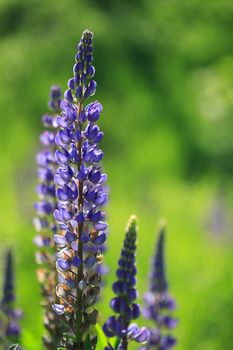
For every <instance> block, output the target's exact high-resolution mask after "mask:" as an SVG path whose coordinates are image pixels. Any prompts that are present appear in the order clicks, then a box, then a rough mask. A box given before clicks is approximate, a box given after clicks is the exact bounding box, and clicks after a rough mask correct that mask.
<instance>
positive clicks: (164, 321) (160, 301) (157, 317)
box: [143, 226, 177, 350]
mask: <svg viewBox="0 0 233 350" xmlns="http://www.w3.org/2000/svg"><path fill="white" fill-rule="evenodd" d="M164 237H165V228H164V226H162V227H161V229H160V232H159V236H158V241H157V245H156V252H155V256H154V258H153V261H152V273H151V277H150V290H149V291H148V292H147V293H145V295H144V299H145V304H146V306H145V308H144V309H143V315H144V317H145V318H147V319H150V320H152V321H153V322H154V324H155V328H151V329H150V332H151V337H150V340H149V342H148V344H147V345H146V349H158V350H169V349H171V348H172V347H174V346H175V345H176V339H175V338H174V337H173V336H172V335H171V334H170V330H171V329H173V328H174V327H175V326H176V324H177V320H176V319H175V318H173V317H172V316H171V315H170V313H171V311H173V310H175V308H176V304H175V301H174V299H172V298H171V296H170V295H169V293H168V283H167V280H166V276H165V266H164V260H165V259H164Z"/></svg>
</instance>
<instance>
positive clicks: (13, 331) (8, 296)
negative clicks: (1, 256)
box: [0, 249, 22, 349]
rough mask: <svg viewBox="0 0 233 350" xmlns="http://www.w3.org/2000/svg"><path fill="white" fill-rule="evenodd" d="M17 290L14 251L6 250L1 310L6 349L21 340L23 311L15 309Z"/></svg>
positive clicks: (2, 339)
mask: <svg viewBox="0 0 233 350" xmlns="http://www.w3.org/2000/svg"><path fill="white" fill-rule="evenodd" d="M14 304H15V291H14V267H13V256H12V251H11V250H10V249H9V250H8V251H7V252H6V260H5V272H4V283H3V297H2V300H1V311H2V314H3V318H2V320H1V333H2V334H1V341H0V344H2V345H3V348H4V349H7V348H8V347H9V346H10V345H12V344H14V343H18V342H19V340H20V327H19V323H18V321H19V319H20V318H21V316H22V312H21V310H19V309H15V305H14Z"/></svg>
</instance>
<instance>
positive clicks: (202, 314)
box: [0, 0, 233, 350]
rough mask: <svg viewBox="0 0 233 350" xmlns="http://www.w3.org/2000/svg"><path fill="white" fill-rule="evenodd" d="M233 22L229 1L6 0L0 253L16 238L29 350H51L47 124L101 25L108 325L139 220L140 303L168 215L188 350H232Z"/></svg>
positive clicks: (97, 59) (98, 58) (181, 333)
mask: <svg viewBox="0 0 233 350" xmlns="http://www.w3.org/2000/svg"><path fill="white" fill-rule="evenodd" d="M232 16H233V3H232V1H231V0H222V1H219V0H206V1H200V0H189V1H185V0H118V1H110V0H95V1H94V0H86V1H82V2H81V1H80V0H76V1H75V0H59V1H57V0H56V1H55V0H50V1H45V0H37V1H36V0H0V52H1V54H0V110H1V116H0V169H1V170H0V180H1V191H0V238H1V248H0V250H1V252H2V251H3V250H4V246H5V245H7V244H10V243H14V247H15V249H14V250H15V255H16V261H17V264H16V265H17V266H16V267H17V298H18V304H19V305H20V306H21V307H22V308H23V310H24V318H23V321H22V327H23V344H24V346H25V349H27V350H30V349H31V350H32V349H33V350H39V349H41V341H40V334H41V331H42V322H41V309H40V307H39V303H40V295H39V288H38V285H37V281H36V277H35V267H36V266H35V263H34V252H35V247H34V245H33V243H32V239H33V236H34V230H33V227H32V223H31V222H32V216H33V201H34V200H35V194H34V187H35V185H36V165H35V160H34V158H35V153H36V151H37V149H38V148H39V142H38V135H39V132H40V131H41V130H42V126H41V121H40V120H41V119H40V118H41V115H42V114H43V113H45V112H46V111H47V106H46V105H47V100H48V91H49V88H50V85H52V84H60V85H61V86H62V88H63V89H64V88H65V86H66V81H67V80H68V78H69V77H70V76H71V73H72V66H73V62H74V55H75V50H76V44H77V42H78V40H79V38H80V36H81V32H82V30H83V29H85V28H91V29H92V30H93V31H94V33H95V41H94V48H95V56H94V65H95V67H96V80H97V82H98V91H97V94H96V98H97V99H99V100H100V101H101V102H102V104H103V105H104V112H103V115H102V119H101V126H102V128H103V130H104V132H105V138H104V141H103V142H102V146H103V149H104V151H105V159H104V164H105V168H106V171H107V173H108V174H109V181H108V184H109V187H110V190H111V191H110V193H111V195H110V203H109V206H108V209H107V211H108V217H109V223H110V233H111V234H110V237H109V242H108V245H109V251H108V254H107V255H106V262H107V264H108V265H110V266H111V273H110V275H109V277H108V280H107V286H106V288H105V291H104V297H103V298H102V304H101V305H100V310H101V315H102V316H101V319H102V320H104V319H105V318H106V317H107V315H108V314H109V312H110V310H109V308H108V307H106V305H107V304H108V300H109V298H110V296H111V295H112V292H111V282H112V280H113V278H114V269H115V267H116V259H117V257H118V255H119V251H120V245H121V241H122V239H123V234H124V227H125V224H126V221H127V220H128V217H129V215H130V214H131V213H135V214H137V215H138V218H139V227H140V232H139V243H138V270H139V275H138V286H139V290H140V296H142V294H143V292H144V291H145V290H146V288H147V287H146V286H147V276H148V273H149V266H150V260H151V254H152V252H153V249H154V242H155V238H156V230H157V224H158V221H159V219H160V218H161V217H162V218H166V221H167V226H168V234H167V251H166V257H167V270H168V276H169V281H170V291H171V294H172V295H173V296H175V298H176V299H177V303H178V310H177V313H176V315H177V317H178V318H179V319H180V324H179V326H178V328H177V330H176V331H175V334H176V336H177V337H178V339H179V343H178V346H177V349H179V350H188V349H192V350H220V349H223V348H224V349H225V350H232V344H233V332H232V328H233V273H232V254H233V240H232V239H233V222H232V221H233V220H232V212H233V182H232V174H233V137H232V135H233V117H232V111H233V89H232V78H233V52H232V48H233V40H232V25H233V21H232V18H233V17H232ZM141 322H143V321H141Z"/></svg>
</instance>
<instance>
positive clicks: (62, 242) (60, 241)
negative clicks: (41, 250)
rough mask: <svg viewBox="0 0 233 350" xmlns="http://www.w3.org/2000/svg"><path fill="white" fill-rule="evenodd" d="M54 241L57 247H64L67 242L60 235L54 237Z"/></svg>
mask: <svg viewBox="0 0 233 350" xmlns="http://www.w3.org/2000/svg"><path fill="white" fill-rule="evenodd" d="M54 241H55V242H56V243H57V245H58V246H59V247H65V246H66V243H67V240H66V238H65V237H64V236H61V235H57V234H56V235H54Z"/></svg>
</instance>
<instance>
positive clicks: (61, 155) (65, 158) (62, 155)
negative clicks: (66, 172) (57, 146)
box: [55, 149, 70, 165]
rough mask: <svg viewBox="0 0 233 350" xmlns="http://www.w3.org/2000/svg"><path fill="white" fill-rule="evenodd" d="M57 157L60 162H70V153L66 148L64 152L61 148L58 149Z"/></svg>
mask: <svg viewBox="0 0 233 350" xmlns="http://www.w3.org/2000/svg"><path fill="white" fill-rule="evenodd" d="M55 157H56V160H57V162H58V164H61V165H64V164H67V163H68V162H69V158H70V155H69V153H68V152H67V151H66V150H65V149H63V150H62V152H61V151H59V150H56V152H55Z"/></svg>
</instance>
